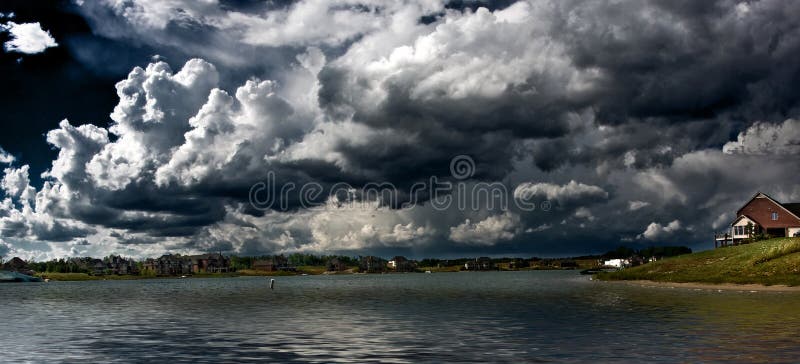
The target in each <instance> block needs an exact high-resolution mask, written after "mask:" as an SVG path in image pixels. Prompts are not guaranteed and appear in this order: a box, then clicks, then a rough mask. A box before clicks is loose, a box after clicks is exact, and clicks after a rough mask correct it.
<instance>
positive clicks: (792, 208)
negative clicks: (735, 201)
mask: <svg viewBox="0 0 800 364" xmlns="http://www.w3.org/2000/svg"><path fill="white" fill-rule="evenodd" d="M757 198H766V199H767V200H769V201H770V202H772V203H773V204H775V206H778V207H780V208H781V209H783V210H785V211H786V212H788V213H789V214H790V215H792V216H794V217H795V218H796V219H798V220H800V203H796V202H792V203H780V202H778V201H777V200H775V199H774V198H772V197H770V196H769V195H767V194H766V193H763V192H756V194H755V195H753V197H751V198H750V199H749V200H747V202H746V203H744V205H742V207H740V208H739V209H738V210H736V215H737V216H738V215H742V210H743V209H744V208H745V207H747V205H749V204H750V202H752V201H753V200H755V199H757ZM748 218H749V219H750V220H753V221H755V222H757V223H758V224H759V225H762V226H766V225H769V224H768V223H764V222H762V221H758V220H757V219H754V218H752V217H748ZM738 220H739V219H738V218H737V219H736V220H734V222H733V223H734V224H735V223H736V221H738Z"/></svg>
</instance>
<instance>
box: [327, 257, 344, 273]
mask: <svg viewBox="0 0 800 364" xmlns="http://www.w3.org/2000/svg"><path fill="white" fill-rule="evenodd" d="M325 270H327V271H328V272H341V271H344V270H347V265H345V264H344V262H342V261H341V260H340V259H339V258H331V259H329V260H328V263H327V264H325Z"/></svg>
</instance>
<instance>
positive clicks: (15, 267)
mask: <svg viewBox="0 0 800 364" xmlns="http://www.w3.org/2000/svg"><path fill="white" fill-rule="evenodd" d="M0 268H2V269H3V270H8V271H12V272H20V273H21V272H23V271H27V270H28V263H27V262H26V261H24V260H22V259H20V258H19V257H13V258H11V260H9V261H7V262H5V264H3V265H2V266H0Z"/></svg>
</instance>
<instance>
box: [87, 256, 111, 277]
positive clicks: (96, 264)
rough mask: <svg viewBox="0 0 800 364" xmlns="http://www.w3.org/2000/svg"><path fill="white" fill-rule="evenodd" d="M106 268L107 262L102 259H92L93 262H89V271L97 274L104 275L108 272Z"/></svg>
mask: <svg viewBox="0 0 800 364" xmlns="http://www.w3.org/2000/svg"><path fill="white" fill-rule="evenodd" d="M106 268H107V267H106V263H105V262H103V260H102V259H92V261H91V263H90V264H89V272H90V273H92V275H96V276H102V275H104V274H106Z"/></svg>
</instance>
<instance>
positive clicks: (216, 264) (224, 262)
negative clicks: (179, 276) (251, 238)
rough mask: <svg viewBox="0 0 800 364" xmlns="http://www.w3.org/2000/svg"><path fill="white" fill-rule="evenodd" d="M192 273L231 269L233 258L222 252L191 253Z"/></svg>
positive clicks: (219, 271) (227, 270) (218, 271)
mask: <svg viewBox="0 0 800 364" xmlns="http://www.w3.org/2000/svg"><path fill="white" fill-rule="evenodd" d="M186 259H189V260H191V262H192V273H224V272H229V271H231V270H232V269H231V260H230V259H229V258H227V257H225V256H224V255H222V254H220V253H211V254H200V255H189V256H187V257H186Z"/></svg>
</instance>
